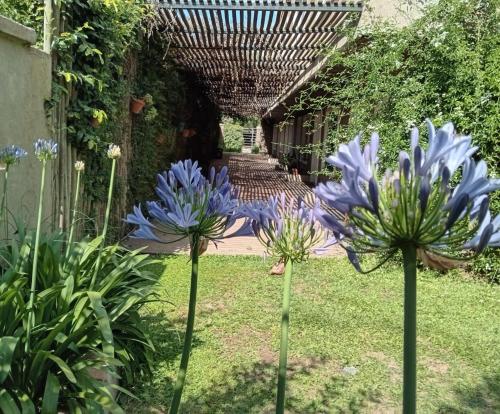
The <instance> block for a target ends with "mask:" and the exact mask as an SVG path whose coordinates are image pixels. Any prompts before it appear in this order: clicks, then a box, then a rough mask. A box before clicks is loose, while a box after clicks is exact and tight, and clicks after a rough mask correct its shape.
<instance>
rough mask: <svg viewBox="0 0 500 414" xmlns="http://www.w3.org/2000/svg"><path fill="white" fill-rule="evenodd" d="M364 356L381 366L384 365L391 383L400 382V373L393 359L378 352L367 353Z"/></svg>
mask: <svg viewBox="0 0 500 414" xmlns="http://www.w3.org/2000/svg"><path fill="white" fill-rule="evenodd" d="M366 356H367V357H368V358H370V359H374V360H375V361H378V362H380V363H382V364H384V365H385V366H386V367H387V369H388V371H389V379H390V380H391V382H394V383H396V382H401V378H402V372H401V367H400V366H399V364H398V363H397V362H396V361H395V360H394V358H392V357H390V356H388V355H386V354H384V353H383V352H380V351H372V352H368V353H367V354H366Z"/></svg>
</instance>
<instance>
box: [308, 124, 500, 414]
mask: <svg viewBox="0 0 500 414" xmlns="http://www.w3.org/2000/svg"><path fill="white" fill-rule="evenodd" d="M428 128H429V142H428V144H427V146H426V149H424V147H423V146H421V145H420V144H419V132H418V130H417V129H416V128H414V129H413V130H412V133H411V145H410V152H409V153H408V152H406V151H401V153H400V156H399V164H398V166H397V167H396V169H395V170H394V171H391V170H388V171H386V172H385V173H381V172H380V171H378V157H377V151H378V142H379V138H378V136H377V134H373V135H372V137H371V141H370V143H369V144H367V145H366V146H365V148H364V150H363V151H362V150H361V147H360V143H359V137H356V138H355V139H354V140H353V141H351V142H350V143H349V144H348V145H341V146H340V147H339V150H338V152H337V153H336V154H335V155H333V156H330V157H329V158H327V162H328V163H329V164H330V165H332V166H334V167H337V168H340V169H342V181H341V182H340V183H334V182H328V183H326V184H320V185H319V186H318V187H317V188H316V194H317V195H318V196H319V197H320V198H321V199H322V200H324V201H325V203H326V204H328V205H329V206H330V207H332V208H334V209H336V210H339V211H340V212H342V213H344V214H345V215H346V216H347V221H346V222H341V221H339V220H338V219H337V218H335V217H334V216H333V215H331V214H329V213H327V212H325V211H324V210H321V209H320V208H318V209H317V214H318V217H319V219H320V220H321V222H322V223H323V224H324V225H325V226H326V227H327V228H329V229H330V230H332V231H333V233H334V235H335V238H336V241H340V243H341V244H342V245H343V247H345V249H346V251H347V255H348V257H349V259H350V261H351V263H352V264H353V265H354V266H355V268H356V269H357V270H358V271H362V269H361V263H360V261H359V259H358V255H359V254H364V253H379V254H381V255H382V259H381V261H380V263H379V264H378V265H377V266H375V268H377V267H379V266H380V265H381V264H382V263H383V262H385V261H386V260H387V259H388V258H390V257H391V256H392V255H394V254H395V253H396V252H397V251H401V252H402V254H403V265H404V286H405V288H404V375H403V412H404V413H406V414H408V413H415V412H416V264H417V257H420V258H422V259H423V260H426V261H428V260H430V261H432V262H433V263H441V264H443V263H444V264H445V265H444V266H449V265H450V264H451V265H454V264H455V263H457V262H460V261H466V260H468V259H471V258H472V257H474V256H476V255H478V254H479V253H481V252H482V251H483V249H484V248H485V247H487V246H491V247H499V246H500V230H499V229H500V216H497V217H496V218H495V219H494V220H492V218H491V213H490V211H489V207H488V194H489V193H491V192H493V191H496V190H498V189H499V188H500V180H499V179H490V178H488V176H487V168H486V163H485V162H484V161H478V162H477V161H475V160H474V158H473V155H474V154H475V152H476V151H477V147H472V146H471V137H470V136H457V135H456V134H455V131H454V127H453V125H452V124H451V123H448V124H446V125H444V126H443V127H442V128H441V129H439V130H438V131H437V132H436V131H435V129H434V126H433V125H432V123H431V122H428ZM375 268H373V269H370V270H368V271H372V270H374V269H375Z"/></svg>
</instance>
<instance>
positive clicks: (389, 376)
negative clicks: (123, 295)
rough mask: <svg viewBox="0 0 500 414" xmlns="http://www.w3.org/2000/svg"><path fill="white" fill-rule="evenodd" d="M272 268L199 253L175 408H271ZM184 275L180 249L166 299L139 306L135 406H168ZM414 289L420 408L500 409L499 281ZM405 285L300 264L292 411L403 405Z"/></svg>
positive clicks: (274, 345) (380, 276)
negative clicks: (194, 307)
mask: <svg viewBox="0 0 500 414" xmlns="http://www.w3.org/2000/svg"><path fill="white" fill-rule="evenodd" d="M270 266H271V262H270V261H263V260H262V259H261V258H258V257H222V256H203V257H202V258H201V259H200V272H201V276H200V279H201V280H200V285H199V292H198V313H197V320H196V326H195V337H194V346H193V352H192V356H191V360H190V365H189V371H188V377H187V383H186V387H185V389H184V395H183V406H182V407H183V410H182V412H184V413H207V414H215V413H267V412H273V406H274V398H275V396H274V395H275V380H276V378H275V377H276V375H275V373H276V370H277V355H278V343H279V322H280V306H281V282H282V279H281V277H276V276H270V275H269V269H270ZM189 271H190V264H189V262H188V258H187V257H186V256H176V257H169V258H166V259H165V270H164V273H163V276H162V278H161V286H160V288H159V290H158V292H159V294H160V296H161V298H162V299H163V300H164V301H165V302H162V303H153V304H151V305H149V307H148V309H147V311H146V312H145V319H146V322H147V323H149V324H150V325H151V327H152V333H153V340H154V342H155V344H156V346H157V354H156V359H155V363H156V369H155V372H154V378H153V380H152V383H151V384H143V385H142V386H139V387H138V388H137V389H135V390H134V392H135V393H136V395H138V396H139V398H140V401H139V402H133V403H131V404H130V405H129V409H128V412H130V413H149V412H154V413H158V412H166V411H167V408H168V404H169V402H170V398H171V391H172V381H173V380H174V379H175V374H176V370H177V367H178V362H179V359H180V352H181V349H182V338H183V331H184V324H185V318H186V314H187V301H188V289H189ZM418 290H419V291H418V344H419V348H418V360H419V368H418V406H419V413H435V412H443V413H445V412H446V413H462V412H463V413H489V412H491V413H493V412H500V287H498V286H490V285H487V284H485V283H482V282H476V281H473V280H464V278H463V277H460V276H457V275H455V276H439V275H437V274H435V273H433V272H420V274H419V280H418ZM402 292H403V286H402V275H401V271H400V270H399V268H398V267H396V266H386V267H385V268H383V269H381V270H379V271H377V272H374V273H372V274H370V275H360V274H357V273H355V271H354V270H353V269H352V267H351V266H350V265H349V264H348V262H347V260H345V259H314V260H310V261H309V262H308V263H305V264H302V265H299V266H297V267H296V269H295V274H294V280H293V295H292V306H291V316H290V319H291V322H290V323H291V325H290V326H291V328H290V349H289V368H290V369H289V382H288V387H289V390H288V394H287V407H288V409H289V412H290V413H301V414H302V413H351V412H369V413H374V412H376V413H390V412H399V411H400V401H401V374H402ZM352 367H354V368H355V370H353V369H352ZM346 368H347V369H346ZM354 371H355V373H354Z"/></svg>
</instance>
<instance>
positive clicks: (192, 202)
mask: <svg viewBox="0 0 500 414" xmlns="http://www.w3.org/2000/svg"><path fill="white" fill-rule="evenodd" d="M156 193H157V195H158V197H159V198H160V200H159V201H150V202H147V203H146V209H147V211H148V214H149V216H150V217H151V219H152V221H149V220H148V219H147V218H146V217H145V216H144V215H143V213H142V211H141V208H140V206H138V207H137V206H136V207H134V212H133V213H132V214H129V215H128V216H127V219H126V221H127V222H128V223H130V224H135V225H137V226H139V227H138V229H137V230H135V231H134V232H133V233H132V237H136V238H142V239H149V240H156V241H159V242H161V241H162V240H161V238H160V237H159V236H161V235H162V234H163V235H177V236H179V237H180V238H185V237H187V238H189V243H190V250H191V266H192V269H191V287H190V296H189V310H188V318H187V325H186V336H185V339H184V347H183V350H182V357H181V363H180V368H179V373H178V377H177V381H176V383H175V385H174V396H173V399H172V403H171V406H170V411H169V412H170V413H171V414H175V413H177V412H178V410H179V405H180V401H181V397H182V390H183V388H184V381H185V378H186V372H187V367H188V362H189V354H190V351H191V341H192V337H193V327H194V316H195V310H196V292H197V284H198V257H199V254H200V248H201V246H202V243H203V242H204V241H207V240H208V241H210V240H211V241H214V242H216V241H218V240H220V239H222V238H223V234H224V232H225V230H226V229H228V228H229V227H230V226H232V225H233V224H234V222H235V220H236V217H237V215H236V210H237V207H238V199H237V195H236V192H235V191H234V189H233V187H232V186H231V184H230V183H229V177H228V174H227V168H226V167H223V168H222V169H221V171H220V172H219V173H217V174H216V173H215V169H214V168H212V169H211V170H210V176H209V178H205V177H204V176H203V175H202V173H201V168H199V167H198V163H197V162H194V163H193V162H192V161H191V160H185V161H179V162H178V163H176V164H172V166H171V168H170V170H169V171H168V172H164V173H163V174H158V186H157V187H156Z"/></svg>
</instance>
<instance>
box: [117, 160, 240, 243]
mask: <svg viewBox="0 0 500 414" xmlns="http://www.w3.org/2000/svg"><path fill="white" fill-rule="evenodd" d="M156 194H157V195H158V197H159V200H158V201H149V202H147V203H146V210H147V212H148V215H149V217H150V218H151V219H152V220H151V221H150V220H148V219H147V218H146V217H145V216H144V215H143V213H142V211H141V208H140V206H136V207H134V212H133V213H132V214H128V215H127V218H126V222H127V223H130V224H135V225H137V226H139V227H138V229H137V230H135V231H134V232H133V233H132V237H137V238H145V239H151V240H157V241H161V239H160V237H159V236H161V234H162V233H163V234H177V235H181V236H191V235H194V234H196V235H198V236H199V237H202V238H204V239H209V240H212V241H217V240H219V239H221V238H222V236H223V233H224V232H225V230H226V229H227V228H229V227H230V226H232V225H233V224H234V222H235V220H236V218H237V207H238V198H237V194H236V192H235V190H234V189H233V187H232V185H231V184H230V182H229V177H228V174H227V167H223V168H222V169H221V170H220V172H218V173H216V172H215V168H213V167H212V169H211V170H210V176H209V177H208V178H206V177H204V176H203V174H202V173H201V168H200V167H198V162H196V161H195V162H194V163H193V162H192V161H191V160H185V161H179V162H178V163H176V164H172V166H171V168H170V170H169V171H166V172H164V173H162V174H158V185H157V187H156Z"/></svg>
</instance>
